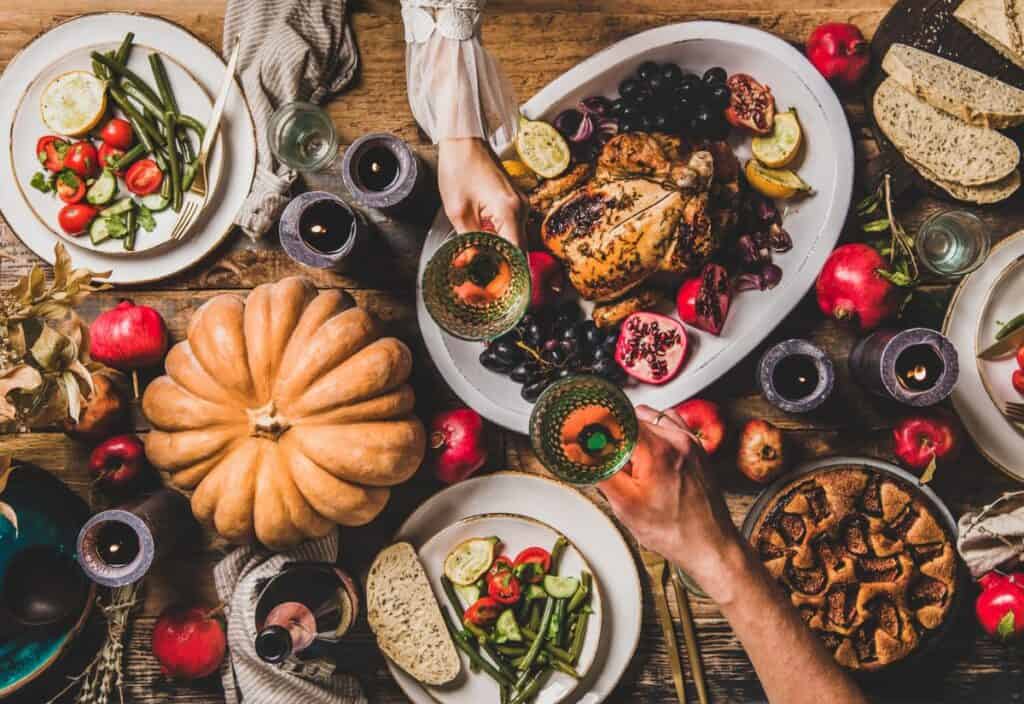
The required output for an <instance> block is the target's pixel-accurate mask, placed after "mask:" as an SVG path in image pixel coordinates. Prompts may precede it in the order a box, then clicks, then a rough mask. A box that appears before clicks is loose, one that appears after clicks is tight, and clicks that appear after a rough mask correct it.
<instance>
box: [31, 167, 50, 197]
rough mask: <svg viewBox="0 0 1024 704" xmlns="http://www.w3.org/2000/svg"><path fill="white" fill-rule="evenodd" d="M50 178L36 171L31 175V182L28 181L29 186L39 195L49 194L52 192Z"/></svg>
mask: <svg viewBox="0 0 1024 704" xmlns="http://www.w3.org/2000/svg"><path fill="white" fill-rule="evenodd" d="M51 178H52V177H50V176H48V175H46V174H44V173H43V172H42V171H37V172H36V173H34V174H33V175H32V180H31V181H29V185H30V186H32V188H34V189H36V190H37V191H39V192H40V193H49V192H50V191H52V190H53V181H52V180H51Z"/></svg>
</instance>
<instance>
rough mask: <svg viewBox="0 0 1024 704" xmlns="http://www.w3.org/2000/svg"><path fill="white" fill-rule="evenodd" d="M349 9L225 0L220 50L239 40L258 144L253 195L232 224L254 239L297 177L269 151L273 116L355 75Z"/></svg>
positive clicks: (321, 1)
mask: <svg viewBox="0 0 1024 704" xmlns="http://www.w3.org/2000/svg"><path fill="white" fill-rule="evenodd" d="M346 9H347V1H346V0H274V2H267V0H228V6H227V11H226V13H225V16H224V44H223V47H224V52H225V55H227V54H228V53H230V52H231V50H232V49H233V48H234V43H235V37H238V38H239V40H240V41H241V44H242V50H241V53H240V55H239V60H238V72H239V78H240V79H241V83H242V89H243V90H244V91H245V98H246V100H247V102H248V103H249V109H250V110H251V111H252V117H253V121H254V122H255V123H256V144H257V146H258V163H257V166H256V178H255V180H254V182H253V187H252V193H250V194H249V197H248V198H247V199H246V201H245V203H244V204H243V205H242V209H241V210H240V211H239V213H238V215H237V216H236V218H235V224H236V225H238V226H240V227H241V228H242V229H243V230H244V231H245V233H246V234H247V235H249V237H251V238H253V239H257V238H259V237H262V236H263V234H264V233H266V232H267V230H269V229H270V227H271V226H272V225H273V224H274V222H276V221H277V218H278V217H279V216H280V215H281V211H282V210H284V207H285V205H287V203H288V200H289V197H288V192H289V190H290V189H291V187H292V184H293V183H294V182H295V179H296V176H297V174H296V173H295V172H294V171H293V170H291V169H289V168H288V167H287V166H284V165H283V164H281V163H279V162H278V161H277V159H275V158H274V155H273V154H272V153H271V151H270V146H269V143H268V140H267V124H268V123H269V121H270V116H271V115H272V114H273V112H274V110H276V109H277V108H278V107H279V106H280V105H283V104H284V103H288V102H291V101H295V100H301V101H305V102H310V103H322V102H324V101H325V100H328V99H329V98H330V97H331V96H333V95H334V94H336V93H338V92H339V91H341V90H342V89H343V88H344V87H345V86H346V85H348V84H349V82H351V80H352V78H353V76H354V75H355V72H356V67H357V66H358V64H359V54H358V52H357V51H356V43H355V38H354V37H353V35H352V28H351V26H349V23H348V21H347V17H346Z"/></svg>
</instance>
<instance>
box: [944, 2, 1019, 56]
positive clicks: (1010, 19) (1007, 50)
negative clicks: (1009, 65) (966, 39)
mask: <svg viewBox="0 0 1024 704" xmlns="http://www.w3.org/2000/svg"><path fill="white" fill-rule="evenodd" d="M1020 5H1021V1H1020V0H964V2H962V3H961V4H960V6H959V7H957V8H956V11H955V12H954V13H953V17H955V18H956V19H957V20H959V21H960V24H962V25H964V26H965V27H967V29H969V30H971V31H972V32H974V33H975V34H977V35H978V36H979V37H981V38H982V39H984V40H985V41H986V42H987V43H988V44H989V45H990V46H991V47H992V48H993V49H995V50H996V51H998V52H999V53H1000V54H1002V55H1003V56H1005V57H1006V58H1008V59H1009V60H1010V61H1012V62H1013V63H1015V64H1017V65H1018V66H1020V67H1021V68H1024V39H1022V37H1024V8H1022V7H1019V6H1020Z"/></svg>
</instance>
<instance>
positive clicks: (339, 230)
mask: <svg viewBox="0 0 1024 704" xmlns="http://www.w3.org/2000/svg"><path fill="white" fill-rule="evenodd" d="M278 231H279V233H280V238H281V247H283V248H284V251H285V253H286V254H288V256H289V257H291V258H292V259H294V260H295V261H297V262H299V263H300V264H305V265H306V266H312V267H316V268H317V269H339V268H341V265H342V263H343V262H344V261H345V260H346V259H347V258H348V257H350V256H353V255H355V254H357V253H358V252H360V251H361V250H362V249H363V248H364V242H365V241H366V239H367V237H368V236H369V235H368V226H367V224H366V220H365V219H363V216H362V215H361V214H360V213H359V212H358V211H357V210H355V209H354V208H352V206H350V205H349V204H348V203H346V202H345V201H344V200H342V199H341V198H339V197H338V196H336V195H334V194H333V193H328V192H326V191H310V192H308V193H303V194H301V195H299V196H297V197H295V198H294V199H293V200H292V202H291V203H289V204H288V207H287V208H285V209H284V213H283V214H282V215H281V224H280V226H279V228H278Z"/></svg>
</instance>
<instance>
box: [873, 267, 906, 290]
mask: <svg viewBox="0 0 1024 704" xmlns="http://www.w3.org/2000/svg"><path fill="white" fill-rule="evenodd" d="M875 271H876V272H878V275H879V276H881V277H882V278H883V279H886V280H887V281H889V282H891V283H893V284H895V285H896V286H900V287H907V286H913V285H914V280H913V279H911V278H910V276H908V275H907V274H906V272H903V271H886V270H885V269H875Z"/></svg>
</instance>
